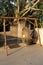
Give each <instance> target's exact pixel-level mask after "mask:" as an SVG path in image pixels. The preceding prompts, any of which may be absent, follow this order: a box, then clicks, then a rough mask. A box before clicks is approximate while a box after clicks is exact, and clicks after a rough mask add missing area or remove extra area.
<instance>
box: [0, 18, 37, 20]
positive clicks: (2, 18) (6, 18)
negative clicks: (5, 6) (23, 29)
mask: <svg viewBox="0 0 43 65" xmlns="http://www.w3.org/2000/svg"><path fill="white" fill-rule="evenodd" d="M1 18H2V19H17V20H18V19H19V20H20V19H24V20H25V19H26V20H35V19H36V20H38V18H29V17H1Z"/></svg>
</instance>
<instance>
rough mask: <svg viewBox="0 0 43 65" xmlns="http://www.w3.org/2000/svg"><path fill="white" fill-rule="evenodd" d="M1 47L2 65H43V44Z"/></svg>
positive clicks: (0, 63) (0, 59) (0, 62)
mask: <svg viewBox="0 0 43 65" xmlns="http://www.w3.org/2000/svg"><path fill="white" fill-rule="evenodd" d="M8 54H9V55H8V56H6V53H5V50H4V48H2V47H1V48H0V65H43V46H39V45H37V44H35V45H28V46H25V47H18V48H13V49H9V50H8Z"/></svg>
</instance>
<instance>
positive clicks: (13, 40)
mask: <svg viewBox="0 0 43 65" xmlns="http://www.w3.org/2000/svg"><path fill="white" fill-rule="evenodd" d="M6 39H7V41H6V42H7V45H8V46H9V47H10V48H13V47H19V45H18V44H19V43H22V39H21V38H18V37H13V36H8V35H7V36H6ZM3 45H4V35H0V47H2V46H3Z"/></svg>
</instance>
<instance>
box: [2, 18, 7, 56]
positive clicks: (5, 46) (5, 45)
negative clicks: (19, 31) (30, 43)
mask: <svg viewBox="0 0 43 65" xmlns="http://www.w3.org/2000/svg"><path fill="white" fill-rule="evenodd" d="M3 26H4V28H3V29H4V48H5V51H6V54H7V55H8V51H7V42H6V29H5V19H4V22H3Z"/></svg>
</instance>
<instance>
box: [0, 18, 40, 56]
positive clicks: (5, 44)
mask: <svg viewBox="0 0 43 65" xmlns="http://www.w3.org/2000/svg"><path fill="white" fill-rule="evenodd" d="M1 19H3V20H4V21H3V25H4V28H3V29H4V40H5V43H4V48H5V50H6V54H7V55H8V49H7V42H6V30H5V22H6V19H17V20H18V19H19V20H20V19H21V20H23V19H24V20H25V21H26V20H34V22H35V24H33V23H32V22H31V21H29V23H31V24H33V25H34V27H35V26H37V28H38V25H37V20H38V19H37V18H29V17H20V18H17V17H1ZM38 34H39V29H38ZM38 37H39V43H40V45H41V40H40V35H39V36H38Z"/></svg>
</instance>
